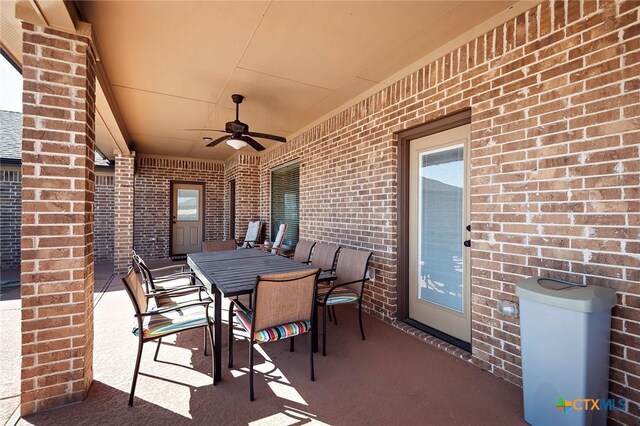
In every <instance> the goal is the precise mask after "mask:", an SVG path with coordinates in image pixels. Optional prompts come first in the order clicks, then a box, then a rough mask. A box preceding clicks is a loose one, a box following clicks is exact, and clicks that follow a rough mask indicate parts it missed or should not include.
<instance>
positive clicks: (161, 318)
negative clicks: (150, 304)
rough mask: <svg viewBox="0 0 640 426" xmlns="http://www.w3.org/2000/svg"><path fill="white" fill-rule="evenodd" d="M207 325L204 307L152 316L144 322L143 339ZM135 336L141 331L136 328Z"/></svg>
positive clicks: (193, 307)
mask: <svg viewBox="0 0 640 426" xmlns="http://www.w3.org/2000/svg"><path fill="white" fill-rule="evenodd" d="M206 324H207V318H206V316H205V309H204V307H202V306H190V307H188V308H184V309H177V310H175V311H171V312H167V313H164V314H157V315H150V316H147V317H144V318H143V320H142V337H143V338H145V339H151V338H157V337H162V336H166V335H168V334H172V333H176V332H178V331H182V330H186V329H189V328H193V327H199V326H203V325H206ZM132 332H133V334H134V335H136V336H138V335H139V333H140V330H139V329H138V327H134V328H133V330H132Z"/></svg>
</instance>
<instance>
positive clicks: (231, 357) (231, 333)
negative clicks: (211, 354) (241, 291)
mask: <svg viewBox="0 0 640 426" xmlns="http://www.w3.org/2000/svg"><path fill="white" fill-rule="evenodd" d="M228 334H229V368H233V302H231V304H230V305H229V333H228Z"/></svg>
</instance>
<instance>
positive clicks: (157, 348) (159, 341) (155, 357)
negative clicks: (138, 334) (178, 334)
mask: <svg viewBox="0 0 640 426" xmlns="http://www.w3.org/2000/svg"><path fill="white" fill-rule="evenodd" d="M161 343H162V338H160V339H158V346H157V347H156V354H155V355H154V356H153V360H154V361H157V360H158V353H159V352H160V344H161Z"/></svg>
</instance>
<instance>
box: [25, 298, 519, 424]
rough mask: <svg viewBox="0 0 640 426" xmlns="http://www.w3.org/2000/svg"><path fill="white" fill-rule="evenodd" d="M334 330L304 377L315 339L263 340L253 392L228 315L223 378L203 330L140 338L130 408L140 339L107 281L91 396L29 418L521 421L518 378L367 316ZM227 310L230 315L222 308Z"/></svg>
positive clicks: (349, 317)
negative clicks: (206, 351)
mask: <svg viewBox="0 0 640 426" xmlns="http://www.w3.org/2000/svg"><path fill="white" fill-rule="evenodd" d="M338 315H339V318H340V324H339V325H338V326H336V325H333V324H331V325H330V327H329V332H328V336H327V337H328V340H329V346H328V356H326V357H323V356H321V355H318V356H316V357H315V359H316V381H315V382H311V381H310V380H309V366H308V359H309V358H308V354H309V352H308V340H307V339H308V337H307V336H301V337H300V338H298V339H297V340H296V351H295V352H294V353H291V352H289V345H288V342H286V341H281V342H276V343H272V344H266V345H263V346H261V347H260V350H259V352H257V356H256V371H257V373H256V376H255V395H256V401H254V402H250V401H249V395H248V392H249V386H248V376H247V371H246V367H247V365H248V352H249V350H248V349H249V347H248V343H247V341H246V340H245V339H244V338H243V337H242V335H240V333H237V334H239V336H238V340H237V341H236V343H235V346H234V348H235V357H234V358H235V368H234V369H228V368H227V367H226V365H227V347H226V339H227V337H226V331H227V325H226V324H224V325H223V342H221V343H222V345H223V360H222V364H223V380H222V381H221V382H220V383H219V384H218V385H217V386H215V387H214V386H213V385H212V383H211V357H210V356H204V355H203V351H202V348H203V334H202V332H201V330H191V331H189V332H185V333H181V334H180V335H178V336H177V337H174V338H167V341H166V342H163V344H162V347H161V350H160V356H159V360H160V362H154V361H153V353H154V350H155V344H154V343H148V344H146V345H145V348H144V352H143V358H142V364H141V373H142V374H141V375H140V377H139V380H138V389H137V390H136V400H135V405H134V407H132V408H129V407H128V406H127V398H128V392H129V387H130V385H131V375H132V373H133V365H134V361H135V353H136V345H137V339H136V338H135V337H134V336H133V335H132V334H131V327H132V325H133V309H132V308H131V306H130V302H129V301H128V300H127V295H126V294H125V293H124V291H109V292H107V293H105V295H104V297H103V300H102V301H101V302H100V304H99V305H98V306H97V308H96V311H95V350H94V371H95V382H94V385H93V386H92V388H91V390H90V392H89V396H88V397H87V399H86V400H85V402H83V403H81V404H76V405H72V406H68V407H63V408H60V409H56V410H52V411H48V412H45V413H40V414H37V415H33V416H29V417H27V418H26V419H23V420H22V422H23V424H37V425H40V424H42V425H45V424H80V425H84V424H86V425H89V424H92V425H93V424H114V425H115V424H118V425H122V424H134V423H135V424H152V423H154V424H157V423H160V424H183V423H187V422H189V423H192V424H225V425H228V424H229V425H235V424H252V425H261V424H294V423H310V422H313V423H320V424H322V423H325V424H338V425H339V424H403V425H404V424H409V425H411V424H447V425H450V424H474V425H484V424H487V425H490V424H511V425H517V424H524V422H523V420H522V394H521V390H520V388H518V387H516V386H514V385H511V384H509V383H507V382H504V381H503V380H501V379H499V378H497V377H495V376H493V375H491V374H489V373H487V372H484V371H482V370H480V369H479V368H477V367H475V366H473V365H472V364H470V363H468V362H464V361H462V360H460V359H457V358H455V357H453V356H451V355H448V354H446V353H444V352H442V351H440V350H438V349H435V348H433V347H432V346H430V345H427V344H425V343H423V342H421V341H419V340H417V339H416V338H414V337H412V336H410V335H407V334H405V333H403V332H402V331H400V330H398V329H396V328H394V327H392V326H390V325H388V324H386V323H383V322H381V321H378V320H376V319H374V318H372V317H370V316H368V315H366V316H365V318H364V320H365V330H366V332H367V340H366V341H362V340H361V339H360V337H359V332H358V323H357V311H355V310H354V309H351V308H348V307H347V308H342V309H338ZM225 318H226V316H225Z"/></svg>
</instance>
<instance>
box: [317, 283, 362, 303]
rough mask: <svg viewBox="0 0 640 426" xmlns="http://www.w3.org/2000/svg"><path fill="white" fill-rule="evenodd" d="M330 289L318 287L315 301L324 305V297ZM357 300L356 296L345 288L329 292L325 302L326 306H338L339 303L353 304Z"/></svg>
mask: <svg viewBox="0 0 640 426" xmlns="http://www.w3.org/2000/svg"><path fill="white" fill-rule="evenodd" d="M330 289H331V287H329V286H318V296H317V299H316V300H317V301H318V302H319V303H324V297H325V296H326V294H327V293H328V292H329V290H330ZM358 299H359V296H358V294H357V293H356V292H355V291H353V290H351V289H349V288H345V287H338V288H336V289H335V290H333V291H332V292H331V295H330V296H329V299H328V300H327V305H339V304H341V303H353V302H357V301H358Z"/></svg>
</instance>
